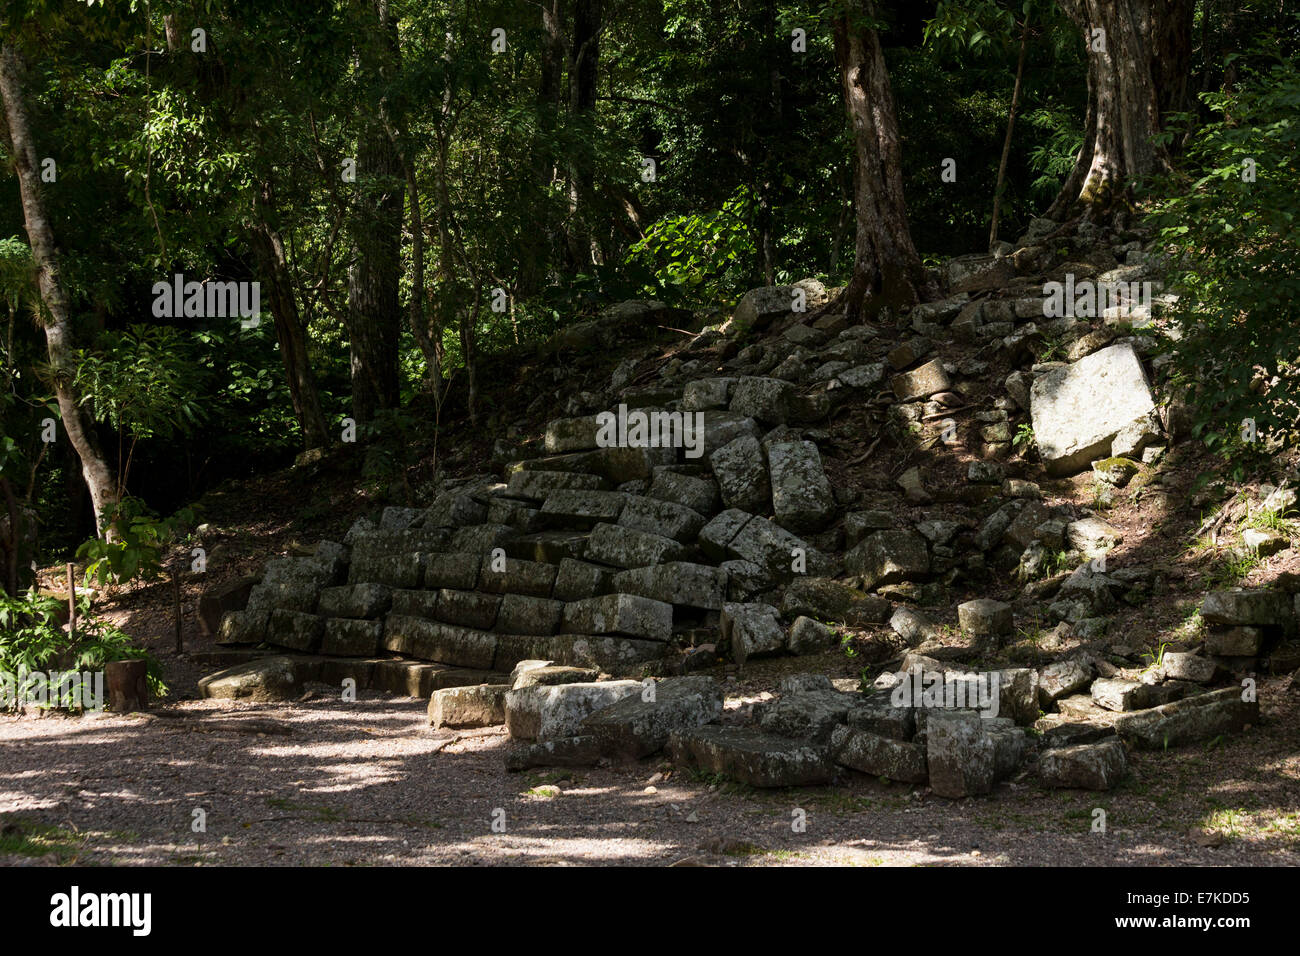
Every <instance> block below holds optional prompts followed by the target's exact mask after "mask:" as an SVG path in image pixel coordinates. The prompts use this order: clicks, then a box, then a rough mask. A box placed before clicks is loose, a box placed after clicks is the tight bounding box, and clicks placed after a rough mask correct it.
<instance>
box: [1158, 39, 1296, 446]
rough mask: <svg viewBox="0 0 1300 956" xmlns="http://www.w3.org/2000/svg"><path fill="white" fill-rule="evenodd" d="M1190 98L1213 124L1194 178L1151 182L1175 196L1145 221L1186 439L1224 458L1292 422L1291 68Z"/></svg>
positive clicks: (1198, 141) (1291, 431) (1194, 148)
mask: <svg viewBox="0 0 1300 956" xmlns="http://www.w3.org/2000/svg"><path fill="white" fill-rule="evenodd" d="M1201 99H1202V100H1203V101H1204V103H1205V104H1206V105H1207V106H1208V107H1209V108H1210V109H1211V110H1212V111H1213V112H1214V113H1215V114H1217V115H1218V117H1219V118H1218V120H1217V121H1216V122H1213V123H1210V124H1208V125H1206V126H1204V127H1202V128H1201V129H1199V130H1197V131H1196V132H1195V133H1194V135H1193V136H1192V138H1191V140H1190V143H1189V145H1188V147H1187V158H1188V161H1189V165H1190V167H1191V168H1192V169H1194V170H1196V172H1197V174H1198V175H1199V178H1198V179H1196V180H1195V181H1194V182H1192V183H1190V184H1187V183H1181V184H1180V183H1172V184H1171V183H1169V182H1165V183H1162V184H1160V188H1162V190H1165V191H1167V192H1174V189H1175V188H1176V187H1177V186H1179V185H1181V186H1182V188H1181V190H1178V192H1177V194H1175V195H1174V196H1173V198H1171V199H1167V200H1165V201H1163V202H1162V203H1160V204H1159V206H1158V208H1157V210H1156V212H1155V214H1154V216H1153V221H1154V223H1155V225H1157V226H1158V227H1159V230H1160V239H1161V241H1162V242H1163V243H1164V244H1165V245H1166V247H1167V249H1168V250H1169V251H1170V253H1171V254H1172V262H1173V273H1172V275H1171V279H1172V282H1173V283H1174V285H1175V287H1176V288H1177V290H1178V292H1179V293H1180V299H1179V301H1178V305H1177V307H1176V309H1175V310H1174V312H1173V316H1172V318H1173V320H1174V321H1175V322H1176V323H1177V324H1178V326H1179V327H1180V331H1181V341H1180V342H1179V344H1178V348H1177V351H1176V353H1175V362H1174V370H1175V371H1174V384H1175V385H1176V386H1182V387H1186V388H1187V389H1188V390H1189V392H1190V396H1191V397H1192V399H1193V401H1192V404H1193V406H1194V407H1195V408H1196V413H1195V419H1194V422H1193V434H1194V435H1197V436H1198V437H1200V438H1201V439H1202V440H1204V441H1205V443H1206V445H1207V446H1209V447H1211V448H1214V449H1217V450H1219V451H1220V452H1222V453H1223V454H1225V455H1231V454H1233V453H1234V450H1241V449H1242V448H1243V446H1242V445H1241V444H1240V443H1241V441H1243V440H1244V441H1245V442H1252V440H1253V439H1254V438H1255V436H1258V439H1259V444H1258V445H1256V447H1257V448H1262V447H1267V446H1269V445H1270V444H1271V443H1273V442H1276V441H1285V440H1288V439H1291V438H1293V437H1294V436H1295V435H1296V432H1297V426H1298V424H1300V366H1298V364H1297V363H1300V324H1297V323H1296V321H1295V302H1296V301H1297V300H1298V299H1300V272H1297V270H1296V264H1297V263H1298V262H1300V221H1298V220H1300V159H1298V158H1297V157H1300V59H1291V60H1283V61H1282V62H1279V63H1277V65H1276V66H1274V67H1273V68H1272V69H1271V70H1270V71H1268V72H1267V73H1263V74H1261V73H1251V72H1247V73H1245V75H1244V78H1243V82H1242V83H1241V85H1240V86H1239V87H1237V88H1236V89H1235V90H1233V91H1232V92H1227V93H1222V92H1216V93H1204V94H1202V96H1201ZM1190 122H1191V120H1190V118H1188V117H1183V118H1182V120H1181V125H1188V124H1190ZM1176 135H1178V129H1177V128H1175V130H1174V131H1173V132H1172V133H1167V134H1166V136H1176ZM1252 174H1253V175H1252ZM1252 180H1253V181H1252ZM1247 420H1252V421H1253V423H1254V434H1252V433H1251V430H1250V429H1249V428H1243V424H1244V423H1245V422H1246V421H1247Z"/></svg>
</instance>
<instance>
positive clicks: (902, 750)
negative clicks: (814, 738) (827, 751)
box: [831, 726, 930, 783]
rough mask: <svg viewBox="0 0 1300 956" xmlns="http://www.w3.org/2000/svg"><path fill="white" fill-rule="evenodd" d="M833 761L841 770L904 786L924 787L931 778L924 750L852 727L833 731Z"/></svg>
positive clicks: (906, 742)
mask: <svg viewBox="0 0 1300 956" xmlns="http://www.w3.org/2000/svg"><path fill="white" fill-rule="evenodd" d="M831 757H832V758H833V759H834V761H835V762H836V763H837V764H840V765H841V766H844V767H850V768H852V769H853V770H858V771H861V772H862V773H869V774H871V775H872V776H876V777H885V778H887V779H889V780H897V781H899V782H901V783H925V781H926V780H927V779H929V776H930V772H929V768H928V766H927V764H926V755H925V749H924V748H923V747H920V746H918V745H917V744H914V743H911V742H910V741H903V740H892V739H890V738H889V737H881V736H879V735H877V734H873V733H868V732H866V731H863V730H857V729H855V728H853V727H845V726H839V727H836V728H835V729H834V731H833V732H832V734H831Z"/></svg>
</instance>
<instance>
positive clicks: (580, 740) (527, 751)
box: [506, 737, 601, 773]
mask: <svg viewBox="0 0 1300 956" xmlns="http://www.w3.org/2000/svg"><path fill="white" fill-rule="evenodd" d="M600 758H601V754H600V741H599V740H597V739H596V738H595V737H561V738H559V739H558V740H545V741H540V742H538V743H522V742H521V743H517V744H516V745H515V746H514V747H512V748H511V749H510V750H509V752H508V753H506V770H508V771H510V772H512V773H515V772H518V771H520V770H528V769H529V768H531V767H590V766H591V765H592V764H594V763H596V762H597V761H599V760H600Z"/></svg>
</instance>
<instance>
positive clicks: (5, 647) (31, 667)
mask: <svg viewBox="0 0 1300 956" xmlns="http://www.w3.org/2000/svg"><path fill="white" fill-rule="evenodd" d="M63 608H64V604H63V601H61V600H60V599H58V598H55V597H49V596H42V595H40V594H38V593H37V591H36V589H35V588H31V589H29V590H28V591H26V592H24V593H23V594H21V595H19V596H17V597H10V596H9V595H7V594H5V593H4V592H2V591H0V671H4V672H7V673H9V674H13V675H15V677H16V678H17V681H18V683H19V684H20V685H21V683H22V680H23V678H24V677H25V676H26V675H27V674H30V673H33V672H36V671H41V672H49V671H51V670H75V671H92V672H93V671H99V670H103V668H104V665H105V664H107V663H108V662H109V661H120V660H139V659H143V660H144V661H145V662H146V663H147V665H148V677H149V690H150V692H151V693H153V694H154V695H155V696H158V697H163V696H166V694H167V685H166V684H164V683H163V681H162V670H161V668H160V667H159V664H158V661H157V660H156V659H155V658H154V657H153V655H151V654H150V653H149V652H148V651H145V650H142V649H141V648H139V647H137V646H135V644H134V643H133V642H132V640H131V637H130V636H129V635H128V634H126V633H125V632H123V631H122V630H121V629H120V628H118V627H116V626H115V625H113V624H112V623H110V622H108V621H103V620H99V619H97V618H96V617H95V616H94V614H93V611H92V608H91V604H90V600H89V598H88V597H86V596H82V598H81V599H80V600H79V601H78V607H77V627H76V634H75V635H74V636H73V637H72V638H69V636H68V633H67V632H66V631H64V630H63V628H62V625H61V623H60V620H61V614H62V611H63ZM66 693H68V691H67V689H66V688H65V694H66ZM72 703H73V701H72V700H71V699H69V698H67V697H60V698H59V699H55V700H51V701H50V702H49V706H51V707H66V706H69V705H70V704H72Z"/></svg>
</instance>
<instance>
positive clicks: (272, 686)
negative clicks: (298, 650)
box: [199, 656, 302, 701]
mask: <svg viewBox="0 0 1300 956" xmlns="http://www.w3.org/2000/svg"><path fill="white" fill-rule="evenodd" d="M301 693H302V679H301V677H300V676H299V674H298V672H297V670H296V669H295V666H294V661H293V659H292V658H289V657H283V656H280V657H261V658H258V659H257V660H255V661H248V662H247V663H244V664H236V665H235V666H234V667H227V668H226V669H225V670H221V671H217V672H216V673H215V674H209V675H208V676H206V677H204V678H202V679H200V680H199V696H200V697H207V698H212V699H215V700H250V701H270V700H293V699H294V698H296V697H297V696H298V695H300V694H301Z"/></svg>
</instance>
